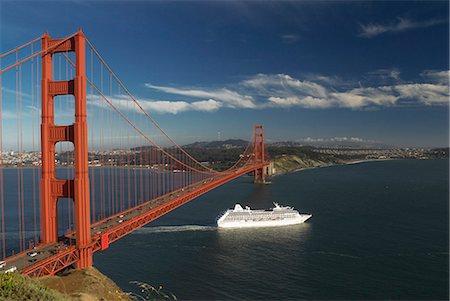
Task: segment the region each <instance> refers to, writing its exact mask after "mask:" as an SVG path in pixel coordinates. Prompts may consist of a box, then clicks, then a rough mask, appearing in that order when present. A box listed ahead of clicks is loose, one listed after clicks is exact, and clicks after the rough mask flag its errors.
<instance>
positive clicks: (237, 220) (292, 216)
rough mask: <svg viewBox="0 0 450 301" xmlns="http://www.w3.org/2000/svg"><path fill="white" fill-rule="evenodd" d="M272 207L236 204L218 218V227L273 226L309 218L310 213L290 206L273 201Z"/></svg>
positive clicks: (292, 223) (299, 222)
mask: <svg viewBox="0 0 450 301" xmlns="http://www.w3.org/2000/svg"><path fill="white" fill-rule="evenodd" d="M273 204H274V205H275V207H274V208H271V209H269V210H252V209H250V207H248V206H246V207H245V209H244V208H242V206H241V205H240V204H236V205H235V206H234V209H229V210H227V212H225V213H224V214H223V215H222V216H221V217H220V218H219V219H218V220H217V226H218V227H219V228H247V227H273V226H286V225H294V224H301V223H303V222H305V221H306V220H307V219H309V218H310V217H311V216H312V215H311V214H302V213H299V212H298V211H297V210H294V208H292V207H287V206H280V205H278V204H277V203H273Z"/></svg>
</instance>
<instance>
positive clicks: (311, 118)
mask: <svg viewBox="0 0 450 301" xmlns="http://www.w3.org/2000/svg"><path fill="white" fill-rule="evenodd" d="M1 6H2V9H1V11H2V12H1V14H2V29H1V35H2V38H1V41H2V49H1V52H2V53H3V52H5V51H7V50H9V49H12V48H14V47H15V46H16V45H19V44H22V43H24V42H26V41H27V40H30V39H32V38H35V37H36V36H39V35H41V34H42V33H43V32H45V31H48V32H49V33H50V34H51V35H52V36H55V37H59V36H67V35H68V34H71V33H73V32H74V31H76V30H77V29H78V28H80V27H81V28H83V31H84V32H85V34H86V35H87V36H88V38H89V39H90V40H92V41H95V44H96V45H97V47H98V49H99V51H100V52H101V53H102V55H104V56H105V57H106V59H107V61H108V62H110V64H111V67H112V68H113V70H114V71H115V72H116V73H117V74H118V75H119V77H120V78H121V79H122V81H123V82H125V83H126V85H127V86H128V87H129V88H130V90H131V92H132V93H133V94H134V95H135V96H136V97H137V98H138V99H139V101H140V103H141V104H142V106H143V108H144V109H145V110H146V111H147V112H148V113H149V114H150V115H151V116H152V117H154V118H155V120H156V121H157V122H158V123H159V124H160V125H161V126H162V127H163V128H164V129H165V130H166V131H167V132H168V133H169V134H170V135H171V136H172V137H173V138H174V139H175V140H176V141H177V142H179V143H180V144H188V143H191V142H195V141H205V140H206V141H208V140H217V136H218V134H217V133H218V132H220V133H221V134H220V136H221V139H222V140H226V139H229V138H241V139H248V138H249V137H250V136H251V130H252V126H253V125H255V124H263V125H264V126H265V128H266V137H267V141H268V142H276V141H287V140H291V141H305V140H308V139H310V140H317V139H325V140H326V139H334V138H335V137H341V138H342V137H347V138H348V139H351V138H354V139H361V140H367V141H377V142H381V143H386V144H388V145H393V146H397V147H443V146H448V98H449V95H448V78H449V71H448V69H449V68H448V26H449V24H448V3H447V2H445V1H433V2H427V3H425V2H394V3H392V2H391V3H387V2H356V3H355V2H344V1H338V2H318V3H317V2H288V1H282V2H268V3H267V2H264V3H263V2H242V1H233V2H221V1H219V2H207V1H195V2H188V3H184V2H176V1H174V2H168V3H166V2H157V1H156V2H155V1H149V2H145V1H138V2H131V3H130V4H129V3H123V2H101V1H100V2H95V1H93V2H90V1H67V2H64V3H58V5H54V3H53V2H43V3H41V4H40V5H39V7H30V5H29V3H28V2H2V4H1ZM68 10H78V11H83V14H80V15H79V16H78V18H76V19H73V20H67V19H66V18H64V17H63V16H64V14H63V12H67V11H68ZM6 11H8V14H6V13H5V12H6ZM49 15H52V16H54V17H52V18H49V17H48V16H49ZM93 18H95V20H96V22H95V24H93V22H92V20H93ZM8 89H10V90H9V91H8ZM11 91H14V87H13V85H10V86H7V85H3V86H2V94H3V95H2V96H3V115H2V121H3V131H4V141H3V144H4V146H7V145H8V135H7V134H8V133H5V131H6V130H5V129H7V128H8V122H14V116H15V109H14V107H13V106H12V105H11V104H9V103H8V102H7V101H6V100H7V97H8V94H9V93H11ZM24 99H25V101H26V97H25V98H24ZM119 101H120V99H119Z"/></svg>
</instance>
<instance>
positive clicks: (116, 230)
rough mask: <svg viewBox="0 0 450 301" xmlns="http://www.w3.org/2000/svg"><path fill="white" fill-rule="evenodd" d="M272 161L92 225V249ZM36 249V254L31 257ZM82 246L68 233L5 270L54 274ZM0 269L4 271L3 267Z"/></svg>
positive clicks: (19, 256) (101, 247)
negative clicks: (76, 243)
mask: <svg viewBox="0 0 450 301" xmlns="http://www.w3.org/2000/svg"><path fill="white" fill-rule="evenodd" d="M268 164H269V162H265V163H262V164H261V163H260V164H257V165H251V166H248V165H246V166H244V167H242V168H240V169H238V170H236V171H234V172H232V173H229V174H228V173H227V174H219V175H216V176H213V177H211V178H207V179H204V180H201V181H198V182H196V183H193V184H191V185H190V186H187V187H184V188H181V189H178V190H175V191H172V192H170V193H168V194H165V195H163V196H160V197H158V198H156V199H153V200H150V201H147V202H145V203H143V204H141V205H138V206H136V207H133V208H130V209H128V210H125V211H123V212H121V213H118V214H116V215H112V216H110V217H108V218H106V219H103V220H101V221H98V222H96V223H94V224H92V225H91V235H92V245H91V246H92V248H93V252H96V251H99V250H104V249H106V248H107V247H108V245H109V244H110V243H112V242H114V241H116V240H118V239H120V238H121V237H123V236H125V235H126V234H129V233H131V232H132V231H134V230H136V229H138V228H140V227H142V226H144V225H145V224H147V223H149V222H151V221H153V220H155V219H157V218H158V217H160V216H162V215H164V214H166V213H168V212H170V211H172V210H173V209H175V208H177V207H179V206H181V205H183V204H185V203H187V202H189V201H191V200H193V199H194V198H196V197H198V196H200V195H202V194H204V193H206V192H208V191H210V190H212V189H214V188H216V187H218V186H220V185H223V184H225V183H226V182H229V181H231V180H233V179H235V178H237V177H239V176H241V175H244V174H247V173H250V172H252V171H254V170H256V169H260V168H263V167H265V166H267V165H268ZM34 252H36V253H37V254H36V255H35V256H30V254H31V253H34ZM78 253H79V249H78V248H77V247H76V246H75V233H74V232H71V233H67V234H65V235H64V237H61V238H60V239H59V242H58V243H55V244H45V245H44V244H39V245H37V246H36V247H34V248H32V249H28V250H26V251H23V252H21V253H18V254H16V255H14V256H11V257H8V258H6V259H5V262H6V265H5V267H4V268H3V271H5V270H8V269H10V268H13V267H16V269H17V271H19V272H20V273H22V274H24V275H29V276H44V275H53V274H55V273H57V272H59V271H61V270H63V269H64V268H66V267H68V266H70V265H72V264H74V263H76V261H77V260H78ZM0 271H1V270H0Z"/></svg>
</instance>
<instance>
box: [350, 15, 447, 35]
mask: <svg viewBox="0 0 450 301" xmlns="http://www.w3.org/2000/svg"><path fill="white" fill-rule="evenodd" d="M445 22H447V21H446V20H443V19H432V20H428V21H412V20H409V19H406V18H401V17H399V18H398V20H397V21H396V22H392V23H390V24H375V23H370V24H360V25H359V26H360V32H359V34H358V36H359V37H362V38H372V37H375V36H378V35H381V34H384V33H388V32H390V33H398V32H402V31H406V30H410V29H414V28H425V27H430V26H434V25H438V24H442V23H445Z"/></svg>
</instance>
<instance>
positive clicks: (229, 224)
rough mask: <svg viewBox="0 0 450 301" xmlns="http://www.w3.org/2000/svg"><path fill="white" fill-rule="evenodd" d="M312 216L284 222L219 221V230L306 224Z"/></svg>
mask: <svg viewBox="0 0 450 301" xmlns="http://www.w3.org/2000/svg"><path fill="white" fill-rule="evenodd" d="M311 216H312V215H310V214H300V215H299V216H296V217H294V218H286V219H282V220H279V219H277V220H262V221H259V220H252V219H248V220H246V221H226V220H223V221H221V220H219V221H218V222H217V226H218V227H219V228H257V227H279V226H289V225H296V224H301V223H304V222H305V221H306V220H308V219H309V218H310V217H311Z"/></svg>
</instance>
